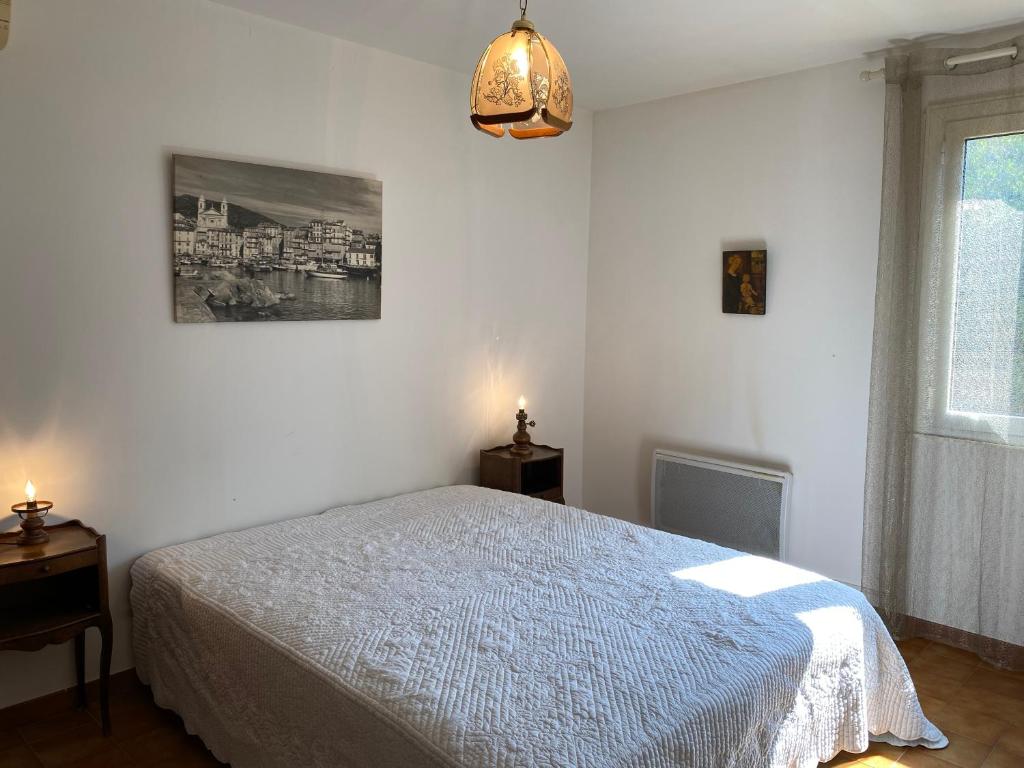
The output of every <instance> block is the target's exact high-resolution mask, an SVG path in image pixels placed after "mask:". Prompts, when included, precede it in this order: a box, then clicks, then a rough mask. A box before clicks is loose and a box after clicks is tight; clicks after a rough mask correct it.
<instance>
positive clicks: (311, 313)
mask: <svg viewBox="0 0 1024 768" xmlns="http://www.w3.org/2000/svg"><path fill="white" fill-rule="evenodd" d="M381 201H382V185H381V182H379V181H375V180H372V179H363V178H359V177H355V176H343V175H341V174H334V173H320V172H316V171H303V170H297V169H294V168H279V167H276V166H269V165H257V164H254V163H241V162H236V161H233V160H217V159H210V158H205V157H191V156H187V155H175V156H174V212H173V217H174V221H173V229H174V236H173V239H174V242H173V249H174V307H175V319H176V320H177V321H178V322H179V323H210V322H233V321H245V320H369V319H379V318H380V293H381V267H382V261H381Z"/></svg>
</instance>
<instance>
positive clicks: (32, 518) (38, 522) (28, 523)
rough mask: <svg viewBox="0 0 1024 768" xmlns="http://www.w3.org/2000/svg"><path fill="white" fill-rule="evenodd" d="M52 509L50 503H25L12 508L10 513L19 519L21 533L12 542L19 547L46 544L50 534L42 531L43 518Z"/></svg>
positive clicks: (44, 524)
mask: <svg viewBox="0 0 1024 768" xmlns="http://www.w3.org/2000/svg"><path fill="white" fill-rule="evenodd" d="M52 508H53V502H52V501H39V502H36V501H26V502H23V503H21V504H15V505H14V506H12V507H11V512H14V513H15V514H16V515H17V516H18V517H20V518H21V533H20V534H19V535H18V538H17V539H15V540H14V542H15V543H16V544H18V545H19V546H29V545H32V544H45V543H46V542H48V541H49V540H50V534H48V533H47V532H46V531H45V530H44V528H45V527H46V522H45V521H44V520H43V518H44V517H46V515H47V514H49V512H50V510H51V509H52Z"/></svg>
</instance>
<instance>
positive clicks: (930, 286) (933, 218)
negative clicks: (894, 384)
mask: <svg viewBox="0 0 1024 768" xmlns="http://www.w3.org/2000/svg"><path fill="white" fill-rule="evenodd" d="M926 120H927V127H926V139H925V155H924V157H923V160H924V162H925V184H924V189H923V194H924V196H925V205H924V211H923V213H924V215H923V220H922V226H921V254H922V263H921V269H922V271H921V273H920V275H921V286H922V292H923V293H922V305H921V306H922V313H921V334H922V336H921V340H920V341H921V343H920V344H919V351H920V355H921V356H920V358H919V364H918V375H919V376H920V388H919V408H918V429H919V431H922V432H926V433H929V434H938V435H946V436H950V437H965V438H970V439H976V440H987V441H993V442H1000V443H1012V444H1021V445H1024V99H1015V98H1014V99H1009V100H989V101H982V102H975V103H959V104H948V105H944V106H939V107H934V108H932V109H931V110H929V113H928V116H927V118H926ZM929 211H930V213H929Z"/></svg>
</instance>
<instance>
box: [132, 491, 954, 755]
mask: <svg viewBox="0 0 1024 768" xmlns="http://www.w3.org/2000/svg"><path fill="white" fill-rule="evenodd" d="M132 581H133V585H132V595H131V599H132V608H133V611H134V616H135V624H134V643H135V653H136V663H137V668H138V671H139V673H140V675H141V676H142V678H143V680H144V681H146V682H148V683H150V684H151V685H152V686H153V690H154V694H155V696H156V699H157V701H158V703H160V704H162V705H164V706H169V707H172V708H173V709H175V710H177V711H178V712H179V713H180V714H181V715H182V716H183V717H184V719H185V722H186V725H187V727H188V728H189V729H190V730H191V731H193V732H196V733H198V734H199V735H200V736H202V738H203V739H204V741H205V742H206V743H207V745H208V746H209V747H210V748H211V749H212V750H213V751H214V753H215V754H216V755H217V756H218V757H219V758H220V759H222V760H225V761H230V762H231V763H232V765H233V766H235V768H248V766H296V765H300V766H331V767H332V768H334V767H335V766H350V765H351V766H355V765H360V766H467V767H470V766H472V767H474V768H475V767H476V766H502V767H503V768H505V767H508V768H511V766H648V767H651V768H654V767H655V766H657V767H659V768H660V767H662V766H664V767H668V766H689V767H692V768H724V767H727V766H736V767H737V768H748V767H753V766H765V767H770V768H782V767H783V766H786V767H789V766H808V767H810V766H816V765H817V763H818V762H819V761H822V762H823V761H826V760H828V759H830V758H831V757H832V756H833V755H835V753H836V752H838V751H839V750H841V749H846V750H849V751H853V752H858V751H862V750H864V749H866V748H867V746H868V739H869V734H873V735H875V736H876V737H881V738H883V739H884V740H887V741H890V742H893V743H899V744H904V743H905V744H924V745H926V746H934V747H940V746H944V745H945V743H946V740H945V737H943V735H942V734H941V733H940V732H939V731H938V730H937V729H936V728H935V727H934V726H933V725H932V724H931V723H929V722H928V721H927V720H926V719H925V717H924V715H923V714H922V712H921V708H920V706H919V705H918V701H917V696H916V694H915V692H914V687H913V684H912V683H911V681H910V678H909V676H908V674H907V670H906V667H905V666H904V663H903V660H902V658H901V657H900V655H899V653H898V652H897V649H896V648H895V646H894V645H893V642H892V640H891V639H890V637H889V635H888V633H887V632H886V630H885V628H884V627H883V625H882V623H881V621H880V620H879V618H878V616H877V615H876V614H875V612H874V610H872V608H871V607H870V606H869V605H868V604H867V602H866V601H865V600H864V598H863V597H862V596H861V595H860V593H858V592H856V591H854V590H852V589H849V588H847V587H845V586H842V585H840V584H838V583H836V582H833V581H829V580H826V579H823V578H822V577H820V576H817V575H815V574H812V573H809V572H806V571H802V570H799V569H796V568H792V567H790V566H786V565H782V564H779V563H776V562H774V561H770V560H764V559H761V558H755V557H751V556H746V555H743V554H741V553H738V552H735V551H732V550H728V549H723V548H721V547H717V546H714V545H711V544H707V543H704V542H700V541H695V540H692V539H686V538H683V537H679V536H672V535H669V534H666V533H661V532H658V531H653V530H648V529H645V528H641V527H639V526H636V525H632V524H629V523H624V522H621V521H618V520H614V519H610V518H606V517H601V516H598V515H593V514H590V513H588V512H584V511H581V510H577V509H572V508H566V507H561V506H558V505H555V504H550V503H547V502H542V501H535V500H532V499H528V498H525V497H521V496H513V495H510V494H504V493H500V492H496V491H489V490H484V489H480V488H472V487H464V486H460V487H452V488H440V489H436V490H432V491H424V492H421V493H414V494H409V495H406V496H399V497H397V498H394V499H386V500H383V501H378V502H373V503H369V504H361V505H358V506H351V507H343V508H339V509H335V510H331V511H329V512H326V513H324V514H322V515H316V516H313V517H308V518H302V519H300V520H294V521H288V522H283V523H278V524H275V525H270V526H264V527H261V528H254V529H250V530H246V531H241V532H238V533H229V534H224V535H221V536H216V537H213V538H210V539H205V540H202V541H196V542H192V543H188V544H181V545H178V546H173V547H167V548H165V549H161V550H158V551H156V552H152V553H150V554H148V555H146V556H144V557H142V558H141V559H139V560H138V561H137V562H136V563H135V565H134V566H133V568H132Z"/></svg>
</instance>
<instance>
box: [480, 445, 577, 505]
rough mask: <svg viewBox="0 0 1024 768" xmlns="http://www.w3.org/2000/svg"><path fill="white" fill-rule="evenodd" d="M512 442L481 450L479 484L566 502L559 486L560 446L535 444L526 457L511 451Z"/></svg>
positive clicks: (560, 473) (561, 455) (563, 452)
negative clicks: (531, 451)
mask: <svg viewBox="0 0 1024 768" xmlns="http://www.w3.org/2000/svg"><path fill="white" fill-rule="evenodd" d="M513 447H514V446H513V445H500V446H498V447H497V448H490V449H488V450H486V451H480V485H482V486H483V487H484V488H494V489H496V490H499V491H509V492H511V493H521V494H523V495H524V496H532V497H533V498H535V499H546V500H547V501H554V502H557V503H558V504H565V491H564V490H563V489H562V478H563V463H564V462H563V458H564V454H565V451H564V450H563V449H562V448H552V447H551V446H550V445H535V446H533V453H531V454H530V455H529V456H519V455H517V454H515V453H513V452H512V448H513Z"/></svg>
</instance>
